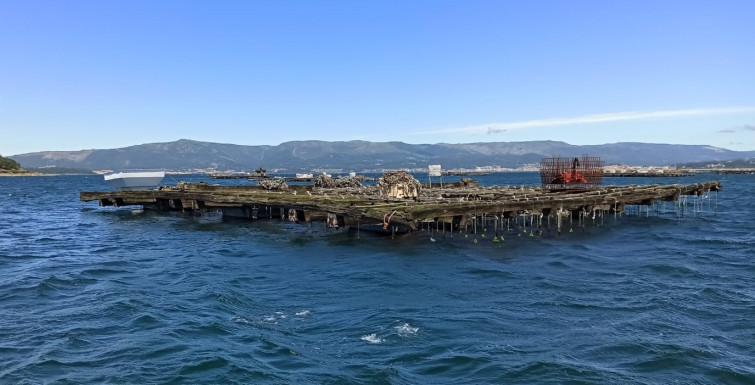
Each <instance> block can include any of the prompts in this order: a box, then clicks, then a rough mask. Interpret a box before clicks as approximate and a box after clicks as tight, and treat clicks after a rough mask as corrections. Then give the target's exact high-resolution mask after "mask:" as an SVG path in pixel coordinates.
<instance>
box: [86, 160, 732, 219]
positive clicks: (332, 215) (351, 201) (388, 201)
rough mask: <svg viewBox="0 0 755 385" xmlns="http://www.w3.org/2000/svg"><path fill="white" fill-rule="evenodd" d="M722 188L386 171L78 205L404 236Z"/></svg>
mask: <svg viewBox="0 0 755 385" xmlns="http://www.w3.org/2000/svg"><path fill="white" fill-rule="evenodd" d="M720 190H721V183H720V182H719V181H711V182H704V183H696V184H690V185H677V184H674V185H648V186H636V185H632V186H620V187H618V186H593V187H590V188H579V189H577V188H549V187H542V186H538V187H536V186H518V187H510V186H506V187H500V186H494V187H479V186H478V185H476V184H474V183H460V184H453V185H446V186H445V187H444V188H423V187H422V185H421V184H420V183H419V182H418V181H417V180H416V179H414V178H413V177H411V175H409V174H408V173H405V172H392V173H386V174H385V175H384V177H383V178H381V179H380V181H379V182H378V185H377V186H358V185H349V187H336V188H327V187H315V186H312V185H298V186H285V187H284V186H283V185H280V186H276V188H269V189H268V188H265V187H262V186H217V185H209V184H207V183H179V184H178V185H177V186H175V187H169V186H163V187H160V188H159V189H156V190H135V191H109V192H81V193H80V199H81V200H82V201H98V202H99V204H100V206H129V205H139V206H143V208H144V209H148V210H159V211H179V212H200V213H201V212H206V211H212V212H218V211H220V212H222V214H223V216H224V217H235V218H248V219H260V218H281V219H284V220H289V221H292V222H300V221H303V222H313V221H318V222H325V223H326V225H327V226H328V227H348V226H354V227H356V226H360V227H361V228H362V229H370V230H377V231H384V232H390V233H395V232H406V231H412V230H417V229H420V228H422V227H423V226H428V225H427V223H434V224H435V225H436V226H437V225H438V224H442V225H443V229H444V230H459V229H462V228H465V227H467V226H469V225H470V224H473V223H476V221H477V218H480V217H484V216H485V215H488V216H496V217H500V218H515V217H519V216H525V215H537V216H540V217H541V218H542V217H546V218H550V217H557V218H564V217H570V216H571V217H573V218H577V217H578V216H580V215H585V213H595V212H600V213H601V214H603V213H623V212H624V210H625V208H626V206H627V205H645V206H650V205H653V204H654V203H655V202H676V201H679V200H680V198H684V197H685V196H690V195H691V196H699V197H702V196H707V195H708V194H709V193H710V192H717V191H720Z"/></svg>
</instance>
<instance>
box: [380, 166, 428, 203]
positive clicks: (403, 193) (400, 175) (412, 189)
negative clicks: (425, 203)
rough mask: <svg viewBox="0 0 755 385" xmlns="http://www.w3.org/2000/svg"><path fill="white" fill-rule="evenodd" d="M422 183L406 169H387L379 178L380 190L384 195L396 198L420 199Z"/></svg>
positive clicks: (381, 194)
mask: <svg viewBox="0 0 755 385" xmlns="http://www.w3.org/2000/svg"><path fill="white" fill-rule="evenodd" d="M421 189H422V183H419V181H418V180H417V179H414V177H413V176H411V175H410V174H409V173H408V172H406V171H386V172H384V173H383V177H382V178H380V180H378V192H379V193H380V196H382V197H389V198H396V199H406V198H411V199H415V200H416V199H419V193H420V190H421Z"/></svg>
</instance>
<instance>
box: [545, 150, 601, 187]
mask: <svg viewBox="0 0 755 385" xmlns="http://www.w3.org/2000/svg"><path fill="white" fill-rule="evenodd" d="M540 180H541V181H542V184H543V187H546V188H566V189H571V188H587V187H592V186H597V185H600V184H602V183H603V161H602V160H601V159H600V157H595V156H586V155H582V156H581V157H574V158H562V157H555V158H543V159H542V160H541V161H540Z"/></svg>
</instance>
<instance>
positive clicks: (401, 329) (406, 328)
mask: <svg viewBox="0 0 755 385" xmlns="http://www.w3.org/2000/svg"><path fill="white" fill-rule="evenodd" d="M418 331H419V328H418V327H414V326H411V325H409V324H408V323H405V324H403V325H400V326H396V332H397V333H398V335H400V336H402V337H406V336H410V335H414V334H417V332H418Z"/></svg>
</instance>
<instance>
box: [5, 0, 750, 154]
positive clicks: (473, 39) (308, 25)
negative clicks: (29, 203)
mask: <svg viewBox="0 0 755 385" xmlns="http://www.w3.org/2000/svg"><path fill="white" fill-rule="evenodd" d="M753 15H755V1H750V0H741V1H727V0H716V1H695V0H684V1H674V0H663V1H657V0H653V1H642V0H633V1H622V0H615V1H604V0H599V1H580V0H568V1H566V0H564V1H556V0H550V1H545V0H544V1H513V0H512V1H503V0H497V1H482V0H468V1H441V0H433V1H387V0H382V1H346V0H344V1H314V0H310V1H281V0H271V1H251V0H249V1H167V0H166V1H151V0H150V1H141V0H129V1H99V0H98V1H81V0H78V1H77V0H72V1H35V0H24V1H5V2H0V138H1V139H0V154H2V155H16V154H21V153H27V152H34V151H45V150H81V149H92V148H116V147H124V146H128V145H135V144H142V143H151V142H168V141H173V140H177V139H181V138H186V139H194V140H201V141H212V142H221V143H234V144H245V145H257V144H273V145H275V144H279V143H282V142H285V141H290V140H309V139H319V140H328V141H337V140H354V139H360V140H370V141H403V142H407V143H441V142H443V143H469V142H494V141H496V142H497V141H523V140H561V141H565V142H568V143H572V144H601V143H614V142H622V141H636V142H652V143H678V144H706V145H713V146H718V147H724V148H728V149H733V150H755V70H754V69H755V48H753V47H755V23H753Z"/></svg>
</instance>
